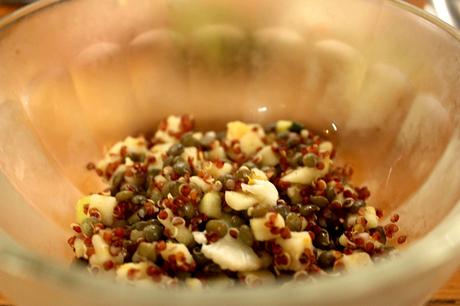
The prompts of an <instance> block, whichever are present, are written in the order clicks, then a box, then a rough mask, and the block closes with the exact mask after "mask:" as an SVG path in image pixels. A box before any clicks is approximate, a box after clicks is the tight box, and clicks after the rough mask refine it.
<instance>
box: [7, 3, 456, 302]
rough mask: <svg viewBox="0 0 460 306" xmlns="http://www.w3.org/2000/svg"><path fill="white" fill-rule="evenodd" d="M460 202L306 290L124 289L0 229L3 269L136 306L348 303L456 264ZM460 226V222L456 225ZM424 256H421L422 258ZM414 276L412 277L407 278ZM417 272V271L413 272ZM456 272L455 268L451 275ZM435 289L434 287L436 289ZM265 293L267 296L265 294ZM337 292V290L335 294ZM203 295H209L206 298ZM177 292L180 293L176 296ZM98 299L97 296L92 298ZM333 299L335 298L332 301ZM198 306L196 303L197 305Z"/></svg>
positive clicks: (33, 9) (20, 13) (10, 18)
mask: <svg viewBox="0 0 460 306" xmlns="http://www.w3.org/2000/svg"><path fill="white" fill-rule="evenodd" d="M67 1H74V0H38V1H36V2H33V3H31V4H28V5H26V6H24V7H22V8H20V9H18V10H16V11H15V12H13V13H11V14H9V15H7V16H5V17H3V18H0V31H2V30H3V29H5V28H7V27H8V26H10V25H12V24H14V23H16V22H20V20H21V19H22V18H24V17H27V16H30V15H32V14H34V13H37V12H39V11H41V10H44V9H47V8H49V7H50V6H53V5H58V4H62V3H64V2H67ZM375 1H376V2H379V1H380V2H382V3H384V2H386V3H388V4H390V5H394V6H396V7H398V8H399V9H402V10H404V11H405V12H407V13H409V14H412V15H415V16H416V17H417V18H421V19H423V20H425V21H428V22H429V23H431V24H433V25H434V26H436V27H438V28H439V29H441V30H443V31H444V32H446V33H447V34H449V35H450V36H452V37H453V38H454V39H455V40H457V42H459V43H460V32H458V31H457V30H456V29H455V28H454V27H452V26H451V25H449V24H447V23H446V22H444V21H442V20H440V19H438V18H437V17H436V16H433V15H431V14H429V13H427V12H426V11H423V10H421V9H419V8H417V7H415V6H413V5H410V4H408V3H406V2H403V1H402V0H375ZM453 137H457V138H459V139H460V137H459V136H458V135H454V136H453ZM459 203H460V201H458V202H457V204H456V206H454V208H453V209H452V210H451V211H450V212H449V213H448V215H447V216H445V217H444V219H443V221H442V222H441V223H440V224H438V225H437V226H436V227H435V228H434V229H432V230H431V231H430V233H428V235H427V236H425V237H423V238H421V239H419V240H418V241H415V242H414V243H413V244H412V245H410V246H409V247H408V248H407V249H406V250H405V251H404V252H401V254H400V255H399V256H397V257H395V258H394V259H392V260H390V261H384V262H381V263H379V264H378V265H373V266H368V267H363V268H361V269H359V271H356V272H355V273H351V274H345V275H342V276H341V277H336V278H328V279H325V280H322V281H320V282H313V283H311V284H309V286H308V287H303V288H302V290H298V288H299V286H300V285H301V284H295V285H289V286H273V287H270V290H266V289H267V286H264V287H261V288H257V289H251V290H247V289H244V288H238V287H237V288H234V289H232V290H219V289H213V290H206V291H194V290H189V289H187V290H181V291H180V294H171V292H169V290H168V291H164V290H161V289H160V288H156V287H154V288H151V287H149V288H144V287H130V286H123V285H120V284H119V283H115V282H113V281H110V280H107V279H104V278H95V277H91V276H90V275H88V274H87V273H83V272H81V271H73V270H70V269H69V268H68V267H66V266H64V265H63V264H55V263H53V262H51V261H49V260H46V259H45V258H43V257H42V256H40V255H39V254H37V253H35V252H33V251H30V250H26V249H25V248H23V247H21V246H19V245H18V244H17V243H16V242H14V241H13V240H12V239H11V238H10V237H9V236H8V234H6V233H5V232H4V231H3V230H2V229H1V228H0V251H1V252H0V270H1V271H3V272H6V273H7V274H10V275H13V276H17V277H18V278H23V277H24V275H26V276H27V277H30V278H33V279H34V280H37V281H40V282H47V284H49V285H53V286H55V287H56V288H60V289H67V290H75V291H77V292H78V293H79V294H82V293H84V294H88V296H92V297H95V296H97V297H98V298H106V299H110V298H114V297H115V298H117V297H129V298H130V300H131V301H132V303H136V302H137V301H138V302H142V301H144V302H145V301H147V300H149V299H151V298H152V296H154V297H155V298H156V299H158V300H159V302H163V301H166V299H169V301H168V302H171V303H174V304H180V303H184V302H188V303H190V302H191V301H193V300H194V299H199V301H200V302H203V303H205V302H207V301H213V300H214V301H215V300H217V299H219V300H220V301H222V303H225V301H229V302H231V301H233V302H234V301H235V294H237V295H238V297H239V299H240V300H241V301H244V304H252V303H255V302H259V301H260V295H261V294H263V296H264V299H265V300H269V301H271V303H273V304H275V303H279V304H280V303H283V302H285V300H284V298H285V297H286V296H289V298H290V301H289V302H291V303H295V302H298V303H299V304H300V303H305V302H306V301H308V296H309V295H310V294H311V293H313V292H314V293H315V294H319V293H323V294H324V293H326V294H328V293H329V294H330V292H334V293H335V294H334V296H335V297H336V298H340V299H342V300H343V299H345V298H348V299H350V298H353V297H357V296H361V295H362V294H363V292H372V291H376V290H377V289H378V288H379V287H380V286H385V285H387V286H389V285H391V283H392V281H394V279H395V278H398V279H400V280H401V279H404V278H406V279H416V277H417V275H420V276H421V275H424V274H425V273H427V272H429V271H432V270H434V269H436V268H437V267H439V266H441V265H442V264H444V263H445V262H446V261H449V260H451V261H453V262H455V263H456V265H458V263H457V261H456V260H455V259H454V258H455V253H456V252H457V251H459V250H460V239H457V240H456V241H453V240H452V239H451V238H452V236H453V235H455V234H456V233H460V224H458V225H455V224H454V225H453V226H451V227H450V228H449V229H448V230H447V232H448V233H449V234H450V235H444V236H441V237H439V236H436V232H437V231H438V230H439V227H440V226H442V225H446V223H449V220H451V219H454V217H455V216H458V215H460V207H459V206H460V205H458V204H459ZM457 223H458V222H457ZM435 239H436V240H437V243H436V245H437V246H439V247H438V248H427V247H426V246H427V245H430V246H431V245H434V243H433V242H434V241H435ZM421 254H423V255H421ZM408 271H410V272H411V273H407V272H408ZM414 271H415V272H414ZM454 271H455V269H452V273H453V272H454ZM370 274H373V275H379V277H378V278H377V279H374V281H369V275H370ZM350 283H359V284H360V287H359V290H350V286H349V284H350ZM434 289H436V288H434ZM262 290H263V292H262ZM332 290H333V291H332ZM204 292H205V294H203V293H204ZM175 293H176V292H175ZM94 294H95V295H94ZM333 299H334V298H333ZM196 301H198V300H196Z"/></svg>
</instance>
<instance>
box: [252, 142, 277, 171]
mask: <svg viewBox="0 0 460 306" xmlns="http://www.w3.org/2000/svg"><path fill="white" fill-rule="evenodd" d="M256 158H260V163H261V165H262V166H270V167H271V166H276V165H278V163H279V158H278V156H277V155H276V154H275V152H273V150H272V147H271V146H265V147H263V148H262V150H260V151H259V152H257V154H256Z"/></svg>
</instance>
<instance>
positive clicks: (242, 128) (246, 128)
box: [227, 121, 251, 140]
mask: <svg viewBox="0 0 460 306" xmlns="http://www.w3.org/2000/svg"><path fill="white" fill-rule="evenodd" d="M250 131H251V127H250V125H248V124H246V123H244V122H241V121H232V122H229V123H227V139H228V140H240V138H241V137H243V135H245V134H246V133H248V132H250Z"/></svg>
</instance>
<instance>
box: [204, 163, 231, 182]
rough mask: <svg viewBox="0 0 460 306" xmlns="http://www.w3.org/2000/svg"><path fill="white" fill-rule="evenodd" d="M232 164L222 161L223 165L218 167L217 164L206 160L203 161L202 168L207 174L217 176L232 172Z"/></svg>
mask: <svg viewBox="0 0 460 306" xmlns="http://www.w3.org/2000/svg"><path fill="white" fill-rule="evenodd" d="M232 169H233V167H232V165H231V164H230V163H224V165H223V166H222V167H221V168H219V167H217V165H216V164H215V163H213V162H211V161H207V162H204V163H203V170H204V171H206V172H207V173H208V174H209V175H211V176H212V177H213V178H219V177H221V176H224V175H225V174H229V173H230V172H232Z"/></svg>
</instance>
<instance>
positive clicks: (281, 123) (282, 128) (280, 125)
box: [276, 120, 292, 133]
mask: <svg viewBox="0 0 460 306" xmlns="http://www.w3.org/2000/svg"><path fill="white" fill-rule="evenodd" d="M291 125H292V121H289V120H278V121H277V122H276V132H277V133H282V132H286V131H287V130H289V128H290V127H291Z"/></svg>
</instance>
